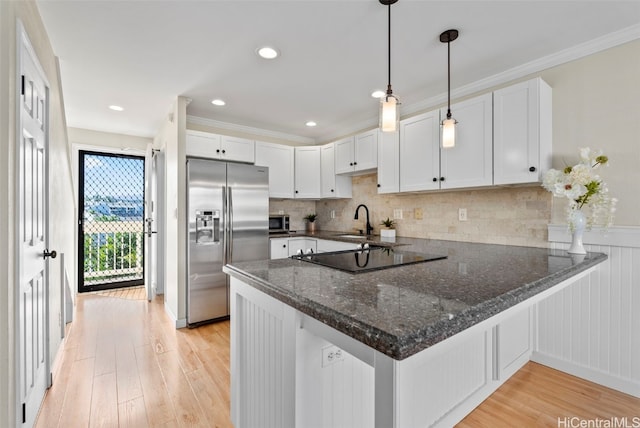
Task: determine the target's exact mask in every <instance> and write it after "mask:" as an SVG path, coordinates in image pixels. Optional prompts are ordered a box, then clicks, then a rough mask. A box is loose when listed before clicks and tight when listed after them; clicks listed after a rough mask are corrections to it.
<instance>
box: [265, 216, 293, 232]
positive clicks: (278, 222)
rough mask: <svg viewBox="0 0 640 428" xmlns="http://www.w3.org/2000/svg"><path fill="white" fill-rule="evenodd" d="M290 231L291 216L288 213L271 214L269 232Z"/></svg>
mask: <svg viewBox="0 0 640 428" xmlns="http://www.w3.org/2000/svg"><path fill="white" fill-rule="evenodd" d="M287 232H289V216H288V215H287V214H269V233H287Z"/></svg>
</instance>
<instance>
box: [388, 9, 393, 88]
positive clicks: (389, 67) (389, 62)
mask: <svg viewBox="0 0 640 428" xmlns="http://www.w3.org/2000/svg"><path fill="white" fill-rule="evenodd" d="M387 7H388V8H389V13H388V25H387V59H388V62H387V67H388V76H389V81H388V82H387V95H391V94H392V91H391V4H389V5H388V6H387Z"/></svg>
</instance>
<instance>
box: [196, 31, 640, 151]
mask: <svg viewBox="0 0 640 428" xmlns="http://www.w3.org/2000/svg"><path fill="white" fill-rule="evenodd" d="M637 39H640V24H636V25H632V26H630V27H627V28H623V29H622V30H619V31H616V32H613V33H609V34H606V35H604V36H602V37H599V38H597V39H593V40H590V41H588V42H585V43H582V44H579V45H576V46H572V47H570V48H567V49H564V50H561V51H559V52H556V53H554V54H552V55H547V56H545V57H542V58H538V59H536V60H534V61H530V62H528V63H525V64H522V65H520V66H517V67H513V68H511V69H509V70H505V71H503V72H501V73H498V74H494V75H493V76H489V77H487V78H485V79H481V80H478V81H475V82H473V83H470V84H468V85H464V86H460V87H458V88H456V89H453V90H452V91H451V98H452V99H454V100H455V99H456V98H462V97H465V96H468V95H472V94H474V93H478V92H482V91H486V90H488V89H491V88H494V87H497V86H500V85H503V84H505V83H509V82H511V81H514V80H517V79H520V78H522V77H526V76H528V75H531V74H535V73H539V72H540V71H543V70H547V69H549V68H552V67H556V66H558V65H562V64H566V63H568V62H571V61H575V60H577V59H580V58H584V57H586V56H589V55H593V54H595V53H598V52H601V51H604V50H606V49H610V48H613V47H616V46H619V45H622V44H624V43H628V42H632V41H634V40H637ZM446 102H447V93H446V92H444V93H442V94H438V95H434V96H432V97H429V98H426V99H424V100H422V101H418V102H415V103H412V104H407V105H403V106H402V116H401V117H400V119H401V120H402V119H404V118H406V117H407V116H410V115H413V114H415V113H420V112H423V111H428V110H431V109H433V108H436V107H439V106H442V105H444V104H445V103H446ZM187 123H194V124H199V125H205V126H211V127H215V128H221V129H227V130H230V131H238V132H246V133H250V134H254V135H259V136H260V135H262V136H265V137H271V138H279V139H284V140H287V141H291V142H294V143H299V144H305V145H308V144H318V143H319V142H329V141H332V140H334V139H337V138H340V137H343V136H345V135H350V134H355V133H357V132H361V131H363V130H365V129H370V128H372V127H375V126H376V125H377V123H378V119H377V118H371V119H365V120H361V121H358V122H356V123H352V124H350V125H349V126H345V127H341V128H336V129H335V130H333V131H331V132H327V133H325V134H322V135H321V136H320V137H318V138H315V139H314V138H308V137H301V136H298V135H292V134H286V133H283V132H277V131H269V130H266V129H260V128H253V127H250V126H244V125H236V124H233V123H227V122H220V121H217V120H214V119H207V118H203V117H198V116H190V115H187Z"/></svg>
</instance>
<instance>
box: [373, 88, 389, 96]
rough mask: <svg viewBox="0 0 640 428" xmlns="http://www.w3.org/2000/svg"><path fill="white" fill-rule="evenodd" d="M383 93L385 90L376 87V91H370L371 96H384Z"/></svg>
mask: <svg viewBox="0 0 640 428" xmlns="http://www.w3.org/2000/svg"><path fill="white" fill-rule="evenodd" d="M385 94H386V92H385V91H381V90H379V89H378V90H376V91H373V92H372V93H371V96H372V97H373V98H382V97H384V95H385Z"/></svg>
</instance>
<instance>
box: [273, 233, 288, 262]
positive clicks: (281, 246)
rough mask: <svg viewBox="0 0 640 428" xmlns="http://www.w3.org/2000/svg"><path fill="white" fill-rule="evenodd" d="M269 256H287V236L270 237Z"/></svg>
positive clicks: (284, 257)
mask: <svg viewBox="0 0 640 428" xmlns="http://www.w3.org/2000/svg"><path fill="white" fill-rule="evenodd" d="M269 257H270V258H271V259H286V258H287V257H289V238H271V240H270V242H269Z"/></svg>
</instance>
